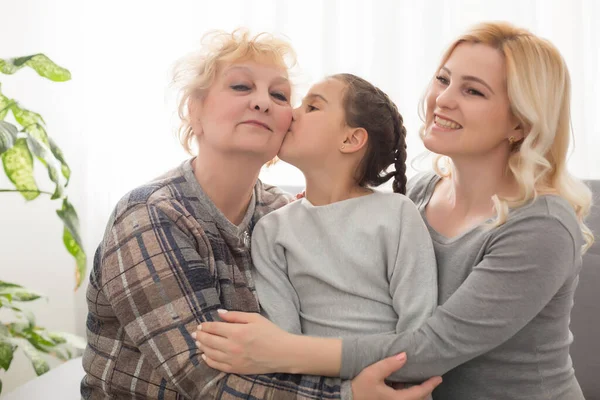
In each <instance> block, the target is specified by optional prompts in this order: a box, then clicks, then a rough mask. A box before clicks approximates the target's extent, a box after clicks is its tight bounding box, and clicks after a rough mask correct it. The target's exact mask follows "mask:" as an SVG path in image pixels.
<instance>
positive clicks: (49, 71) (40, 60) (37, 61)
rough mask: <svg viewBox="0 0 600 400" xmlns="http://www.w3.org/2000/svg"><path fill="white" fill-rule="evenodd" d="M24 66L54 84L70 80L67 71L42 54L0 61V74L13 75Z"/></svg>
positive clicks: (69, 74)
mask: <svg viewBox="0 0 600 400" xmlns="http://www.w3.org/2000/svg"><path fill="white" fill-rule="evenodd" d="M24 66H28V67H30V68H32V69H33V70H34V71H35V72H37V73H38V74H39V75H40V76H43V77H44V78H48V79H50V80H51V81H54V82H64V81H68V80H69V79H71V73H70V72H69V70H67V69H65V68H63V67H60V66H58V65H57V64H55V63H54V62H53V61H52V60H50V59H49V58H48V57H47V56H46V55H44V54H34V55H31V56H27V57H19V58H10V59H7V60H2V59H0V72H2V73H3V74H8V75H10V74H14V73H15V72H17V71H18V70H20V69H21V68H23V67H24Z"/></svg>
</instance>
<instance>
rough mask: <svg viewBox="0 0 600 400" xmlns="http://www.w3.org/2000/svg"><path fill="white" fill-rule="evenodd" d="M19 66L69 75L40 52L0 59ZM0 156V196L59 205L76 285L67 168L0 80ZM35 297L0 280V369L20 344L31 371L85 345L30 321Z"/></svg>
mask: <svg viewBox="0 0 600 400" xmlns="http://www.w3.org/2000/svg"><path fill="white" fill-rule="evenodd" d="M24 67H29V68H32V69H33V70H34V71H35V72H37V73H38V74H39V75H40V76H42V77H44V78H47V79H50V80H51V81H54V82H64V81H68V80H69V79H71V73H70V72H69V71H68V70H67V69H65V68H62V67H60V66H58V65H56V64H55V63H54V62H52V60H50V59H49V58H48V57H46V56H45V55H44V54H35V55H31V56H27V57H19V58H12V59H0V73H2V74H4V75H12V74H14V73H15V72H17V71H19V70H21V69H22V68H24ZM7 119H10V121H9V120H7ZM0 158H1V159H2V166H3V170H4V172H5V174H6V176H7V177H8V179H9V181H10V182H12V185H13V187H10V188H1V187H0V196H1V195H15V194H16V195H21V196H23V197H24V198H25V200H27V201H32V200H34V199H36V198H38V197H40V196H42V197H49V198H50V200H51V201H55V202H57V203H58V204H60V206H59V208H58V209H57V210H56V214H57V215H58V217H59V218H60V219H61V220H62V222H63V224H64V230H63V243H64V246H65V248H66V250H67V251H68V252H69V253H70V254H71V255H72V256H73V257H74V258H75V282H76V284H75V289H77V288H78V287H79V286H80V285H81V282H82V280H83V277H84V275H85V269H86V254H85V252H84V250H83V246H82V242H81V237H80V234H79V219H78V217H77V212H76V211H75V208H74V207H73V205H72V204H71V203H70V202H69V200H68V198H67V195H66V188H67V186H68V184H69V179H70V177H71V169H70V168H69V165H68V164H67V162H66V161H65V158H64V156H63V153H62V151H61V150H60V148H59V147H58V146H57V145H56V143H55V142H54V141H53V140H52V138H51V137H50V136H49V135H48V134H47V132H46V124H45V122H44V119H43V118H42V116H41V115H40V114H38V113H35V112H33V111H30V110H28V109H26V108H24V107H23V106H22V104H20V103H19V102H17V101H16V100H15V99H13V98H9V97H7V96H6V95H5V94H4V93H2V86H1V83H0ZM35 160H37V161H38V162H39V164H41V166H42V167H43V168H45V169H46V170H47V172H48V178H49V180H50V181H51V183H52V186H53V187H54V190H53V191H52V192H50V191H45V190H40V188H39V187H38V185H37V182H36V180H35V178H34V166H35V165H36V164H38V163H37V162H36V161H35ZM39 164H38V165H39ZM0 229H1V226H0ZM0 278H1V277H0ZM41 297H43V296H41V295H40V294H38V293H35V292H34V291H32V290H28V289H26V288H24V287H22V286H21V285H17V284H15V283H10V282H5V281H3V280H0V309H4V310H5V312H4V313H3V314H2V315H3V316H7V317H3V318H4V320H0V370H2V369H3V370H8V369H9V367H10V365H11V361H12V359H13V355H14V353H15V351H17V350H19V349H20V350H22V351H23V352H24V353H25V355H26V356H27V357H28V358H29V359H30V361H31V363H32V366H33V368H34V370H35V372H36V374H37V375H41V374H43V373H45V372H47V371H48V370H49V369H50V367H49V364H48V362H47V361H46V360H45V358H44V357H43V354H47V355H50V356H51V357H56V358H59V359H61V360H67V359H69V358H72V357H73V356H74V355H75V354H76V351H77V349H82V348H83V347H84V346H85V341H84V340H83V339H81V338H79V337H77V336H75V335H71V334H67V333H64V332H51V331H48V330H47V329H45V328H44V327H41V326H38V325H37V324H36V321H35V316H34V315H33V313H31V312H30V311H28V310H27V309H25V308H23V305H24V303H26V302H29V301H34V300H37V299H40V298H41ZM1 392H2V381H0V393H1Z"/></svg>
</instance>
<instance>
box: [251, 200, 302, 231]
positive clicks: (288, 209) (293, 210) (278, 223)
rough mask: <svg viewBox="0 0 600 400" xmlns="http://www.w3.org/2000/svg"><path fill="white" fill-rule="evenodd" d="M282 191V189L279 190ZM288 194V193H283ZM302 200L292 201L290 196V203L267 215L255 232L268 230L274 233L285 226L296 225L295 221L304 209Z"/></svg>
mask: <svg viewBox="0 0 600 400" xmlns="http://www.w3.org/2000/svg"><path fill="white" fill-rule="evenodd" d="M278 190H280V189H278ZM282 193H284V194H286V198H287V193H285V192H282ZM302 201H303V200H302V199H300V200H296V201H292V198H291V196H290V199H289V202H288V203H285V204H283V205H281V206H280V207H278V208H277V209H274V210H272V211H270V212H269V213H268V214H265V215H264V216H262V218H260V220H259V221H258V222H257V223H256V226H255V227H254V230H255V231H256V230H261V229H264V230H268V231H269V232H274V231H275V229H281V227H283V226H290V227H291V226H292V225H294V224H295V221H294V219H295V218H296V217H295V216H296V215H297V214H298V212H299V211H300V210H301V209H303V207H302Z"/></svg>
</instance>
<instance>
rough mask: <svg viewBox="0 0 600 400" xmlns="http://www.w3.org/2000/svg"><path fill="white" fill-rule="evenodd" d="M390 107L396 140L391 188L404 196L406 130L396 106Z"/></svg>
mask: <svg viewBox="0 0 600 400" xmlns="http://www.w3.org/2000/svg"><path fill="white" fill-rule="evenodd" d="M392 105H393V109H394V110H395V111H396V112H395V113H392V118H393V119H394V132H395V134H396V138H397V142H396V151H395V153H396V154H395V157H394V164H395V167H396V174H395V175H394V183H393V184H392V187H393V189H394V192H395V193H400V194H406V181H407V178H406V128H405V127H404V120H403V118H402V115H400V113H399V112H398V109H397V108H396V105H395V104H394V103H392Z"/></svg>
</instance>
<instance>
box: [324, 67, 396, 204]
mask: <svg viewBox="0 0 600 400" xmlns="http://www.w3.org/2000/svg"><path fill="white" fill-rule="evenodd" d="M332 78H335V79H340V80H342V81H343V82H345V83H346V85H348V88H347V90H346V93H345V95H344V104H343V105H344V112H345V114H346V123H347V124H348V125H349V126H351V127H362V128H364V129H365V130H366V131H367V132H368V134H369V139H368V142H367V152H366V154H365V156H364V158H363V159H362V161H361V163H360V166H359V168H358V171H357V176H356V181H357V182H358V184H359V185H360V186H363V187H368V186H379V185H381V184H383V183H385V182H387V181H389V180H390V179H391V178H392V177H393V178H394V182H393V185H392V187H393V190H394V192H395V193H401V194H406V128H404V125H403V122H404V121H403V119H402V116H401V115H400V113H399V112H398V108H397V107H396V104H395V103H394V102H393V101H392V100H391V99H390V98H389V96H388V95H387V94H386V93H385V92H383V91H382V90H381V89H379V88H377V87H376V86H374V85H373V84H371V83H369V82H367V81H365V80H364V79H362V78H359V77H357V76H355V75H352V74H337V75H333V76H332ZM392 164H394V167H395V171H391V172H388V173H386V171H387V169H388V168H389V166H390V165H392Z"/></svg>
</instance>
